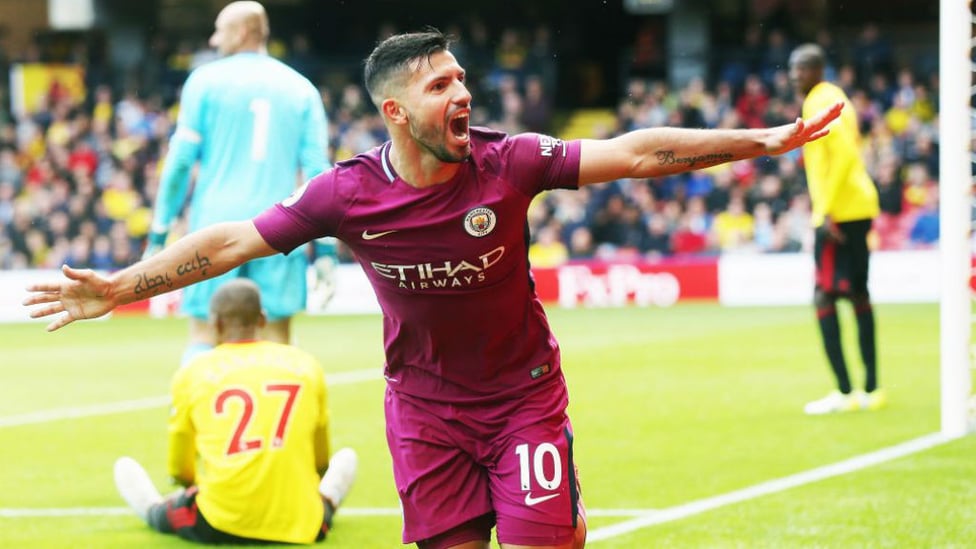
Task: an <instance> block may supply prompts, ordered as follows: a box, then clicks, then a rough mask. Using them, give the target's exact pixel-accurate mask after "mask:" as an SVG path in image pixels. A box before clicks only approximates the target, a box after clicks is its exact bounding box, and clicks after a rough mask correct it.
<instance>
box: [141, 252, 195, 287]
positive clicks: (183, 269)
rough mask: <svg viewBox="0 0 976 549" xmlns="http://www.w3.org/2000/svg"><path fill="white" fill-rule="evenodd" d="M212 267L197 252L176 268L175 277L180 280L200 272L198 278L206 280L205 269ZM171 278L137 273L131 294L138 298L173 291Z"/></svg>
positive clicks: (165, 275) (168, 274) (164, 274)
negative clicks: (143, 295)
mask: <svg viewBox="0 0 976 549" xmlns="http://www.w3.org/2000/svg"><path fill="white" fill-rule="evenodd" d="M211 266H212V264H211V263H210V258H209V257H207V256H201V255H200V252H199V251H196V252H194V253H193V257H191V258H190V259H189V260H187V261H185V262H183V263H180V264H179V265H177V266H176V276H177V277H178V278H182V277H184V276H187V275H189V274H190V273H195V272H197V271H200V278H201V279H203V278H206V276H207V269H209V268H210V267H211ZM173 284H174V283H173V277H171V276H170V273H162V274H157V275H150V274H149V273H139V274H137V275H136V286H135V288H133V290H132V291H133V293H135V294H136V295H138V296H141V295H142V294H147V293H148V294H149V295H150V296H154V295H158V294H161V293H165V292H168V291H170V290H172V289H173Z"/></svg>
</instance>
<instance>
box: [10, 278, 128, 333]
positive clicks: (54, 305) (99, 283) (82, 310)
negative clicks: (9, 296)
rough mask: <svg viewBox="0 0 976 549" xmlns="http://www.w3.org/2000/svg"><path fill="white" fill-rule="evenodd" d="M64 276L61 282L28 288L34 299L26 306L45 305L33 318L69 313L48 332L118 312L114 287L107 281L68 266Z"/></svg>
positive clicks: (33, 313) (50, 326)
mask: <svg viewBox="0 0 976 549" xmlns="http://www.w3.org/2000/svg"><path fill="white" fill-rule="evenodd" d="M61 272H62V273H64V276H65V278H64V279H62V280H57V281H52V282H41V283H38V284H31V285H30V286H28V287H27V291H28V292H31V295H29V296H28V297H27V299H25V300H24V305H25V306H31V305H44V306H43V307H38V308H37V309H34V310H32V311H31V312H30V317H31V318H42V317H45V316H51V315H56V314H59V313H66V314H64V315H62V316H59V317H58V318H56V319H54V320H53V321H52V322H51V323H50V324H48V325H47V331H49V332H53V331H54V330H57V329H59V328H63V327H65V326H67V325H68V324H71V323H72V322H74V321H75V320H81V319H85V318H98V317H100V316H102V315H104V314H106V313H108V312H109V311H111V310H112V309H114V308H115V304H114V303H112V300H111V299H110V297H109V293H110V290H111V283H110V282H109V280H108V279H107V278H105V277H103V276H101V275H99V274H98V273H96V272H95V271H93V270H91V269H72V268H71V267H69V266H67V265H64V266H62V267H61Z"/></svg>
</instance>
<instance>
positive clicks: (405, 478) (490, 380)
mask: <svg viewBox="0 0 976 549" xmlns="http://www.w3.org/2000/svg"><path fill="white" fill-rule="evenodd" d="M448 44H449V43H448V39H447V38H446V37H445V36H444V35H443V34H441V33H440V32H437V31H435V30H430V31H426V32H419V33H409V34H400V35H395V36H392V37H390V38H388V39H386V40H384V41H383V42H381V43H380V44H379V45H377V46H376V48H375V49H374V50H373V52H372V53H371V54H370V56H369V58H368V59H367V60H366V65H365V81H366V87H367V90H368V91H369V95H370V97H371V98H372V101H373V103H374V104H375V105H376V107H377V108H378V109H379V111H380V113H381V114H382V116H383V119H384V121H385V123H386V127H387V130H388V131H389V133H390V137H391V140H390V141H389V142H387V143H385V144H383V145H381V146H379V147H377V148H376V149H374V150H372V151H369V152H367V153H364V154H362V155H359V156H356V157H354V158H352V159H350V160H347V161H344V162H339V163H337V164H336V166H335V167H334V168H333V169H331V170H329V171H327V172H325V173H323V174H321V175H319V176H317V177H315V178H313V179H312V180H311V181H309V182H308V183H307V184H306V185H305V186H304V187H302V188H301V189H299V190H298V191H296V193H295V194H294V195H293V196H291V197H290V198H288V199H286V200H284V201H282V202H281V203H279V204H277V205H275V206H273V207H271V208H269V209H268V210H266V211H265V212H263V213H261V214H260V215H258V216H257V217H255V218H254V219H253V220H251V221H243V222H232V223H224V224H220V225H215V226H213V227H210V228H207V229H204V230H202V231H199V232H197V233H194V234H191V235H188V236H186V237H184V238H183V239H181V240H180V241H178V242H176V243H175V244H173V245H172V246H171V247H170V248H168V249H167V250H165V251H164V252H162V253H160V254H158V255H156V256H154V257H152V258H150V259H149V260H147V261H143V262H141V263H137V264H136V265H133V266H131V267H129V268H127V269H124V270H122V271H119V272H117V273H114V274H112V275H110V276H109V277H107V278H106V277H102V276H100V275H98V274H96V273H94V272H92V271H88V270H75V269H71V268H68V267H65V268H64V274H65V276H66V278H65V279H62V280H59V281H52V282H47V283H39V284H34V285H32V286H30V287H29V288H28V289H29V290H31V291H33V292H34V294H33V295H31V296H29V297H28V298H27V299H26V300H25V305H39V304H43V306H42V307H39V308H37V309H35V310H33V311H32V312H31V315H32V316H33V317H42V316H47V315H53V314H58V313H66V314H64V315H62V316H60V317H58V318H56V319H55V320H53V321H52V322H51V323H50V324H49V325H48V329H49V330H56V329H59V328H61V327H63V326H65V325H67V324H68V323H70V322H72V321H74V320H77V319H81V318H91V317H94V316H99V315H102V314H104V313H106V312H108V311H109V310H111V309H112V308H113V307H115V306H117V305H119V304H121V303H127V302H131V301H134V300H137V299H141V298H145V297H148V296H150V295H154V294H157V293H160V292H163V291H168V290H169V289H172V288H176V287H180V286H185V285H187V284H192V283H195V282H197V281H199V280H202V279H204V278H207V277H212V276H215V275H216V274H218V273H221V272H224V271H227V270H229V269H231V268H233V267H235V266H236V265H238V264H240V263H241V262H242V261H245V260H248V259H251V258H254V257H262V256H266V255H271V254H275V253H282V252H287V251H288V250H291V249H293V248H295V247H296V246H299V245H301V244H302V243H304V242H308V241H310V240H312V239H314V238H319V237H321V236H325V235H331V236H336V237H338V238H339V239H341V240H343V241H344V242H346V243H347V244H348V245H349V246H350V248H352V250H353V251H354V252H355V254H356V258H357V260H358V261H359V262H360V264H361V265H362V267H363V270H364V271H365V272H366V275H367V276H368V278H369V280H370V282H371V283H372V285H373V288H374V290H375V292H376V296H377V298H378V300H379V302H380V304H381V306H382V309H383V315H384V318H383V331H384V346H385V352H386V366H385V374H386V379H387V393H386V420H387V441H388V444H389V450H390V453H391V455H392V458H393V474H394V479H395V481H396V486H397V490H398V492H399V495H400V500H401V503H402V507H403V519H404V524H403V541H404V543H417V545H418V546H419V547H422V548H435V549H440V548H446V547H455V548H464V549H475V548H483V547H487V546H488V543H489V539H490V535H491V530H492V528H493V527H494V528H496V535H497V539H498V541H499V543H500V544H501V546H502V547H503V548H520V547H551V548H570V547H582V546H583V544H584V541H585V537H586V522H585V513H584V510H583V502H582V500H581V498H580V487H579V483H578V476H577V474H576V467H575V466H574V464H573V451H572V445H573V430H572V426H571V424H570V420H569V417H568V416H567V413H566V407H567V402H568V395H567V391H566V383H565V381H564V378H563V373H562V369H561V367H560V352H559V345H558V344H557V342H556V339H555V336H554V335H553V333H552V331H551V330H550V328H549V324H548V321H547V319H546V315H545V312H544V310H543V307H542V304H541V303H540V301H539V299H538V297H537V296H536V294H535V288H534V285H533V282H532V277H531V274H530V271H529V265H528V259H527V245H528V244H527V241H526V238H525V226H526V212H527V210H528V207H529V204H530V202H531V201H532V198H533V197H534V196H535V195H536V194H538V193H540V192H543V191H546V190H549V189H556V188H567V189H575V188H578V187H581V186H583V185H589V184H592V183H598V182H605V181H612V180H615V179H621V178H646V177H659V176H663V175H668V174H674V173H679V172H684V171H688V170H692V169H698V168H705V167H708V166H713V165H716V164H720V163H722V162H729V161H733V160H737V159H742V158H751V157H755V156H759V155H766V154H779V153H782V152H785V151H788V150H791V149H795V148H797V147H800V146H802V145H803V144H805V143H807V142H808V141H811V140H813V139H817V138H819V137H822V136H823V135H825V134H826V133H827V130H826V126H827V124H828V123H830V122H831V121H832V120H834V119H836V118H837V116H838V115H839V114H840V111H841V108H842V105H841V104H839V103H838V104H836V105H832V106H830V107H827V108H826V109H824V110H823V111H821V112H819V113H817V114H816V115H814V116H812V117H810V118H809V119H806V120H803V119H798V120H797V121H796V122H795V123H792V124H787V125H784V126H780V127H775V128H768V129H755V130H694V129H680V128H652V129H641V130H636V131H632V132H629V133H626V134H624V135H621V136H619V137H614V138H612V139H606V140H591V139H583V140H574V141H568V142H567V141H562V140H560V139H556V138H553V137H549V136H545V135H540V134H533V133H526V134H520V135H514V136H509V135H505V134H503V133H499V132H496V131H492V130H489V129H486V128H475V127H469V124H468V120H469V116H470V114H471V95H470V93H469V92H468V89H467V87H466V85H465V70H464V68H463V67H461V66H460V65H459V64H458V62H457V60H456V59H455V57H454V55H453V54H452V53H451V51H450V50H449V47H448ZM196 258H199V260H205V261H206V262H207V264H208V268H207V269H206V272H203V271H201V270H195V271H193V272H189V273H183V274H181V273H179V272H177V269H178V268H179V267H180V266H181V265H184V264H185V263H186V262H187V261H192V260H196Z"/></svg>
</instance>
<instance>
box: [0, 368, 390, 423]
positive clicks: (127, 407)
mask: <svg viewBox="0 0 976 549" xmlns="http://www.w3.org/2000/svg"><path fill="white" fill-rule="evenodd" d="M382 377H383V376H382V370H380V369H379V368H370V369H368V370H367V369H363V370H352V371H349V372H338V373H335V374H329V375H327V377H326V379H327V382H328V385H329V386H330V387H331V386H334V385H349V384H351V383H359V382H361V381H370V380H373V379H380V378H382ZM167 404H169V395H160V396H153V397H146V398H137V399H133V400H122V401H118V402H107V403H104V404H92V405H89V406H73V407H70V408H53V409H50V410H40V411H38V412H28V413H26V414H16V415H12V416H6V417H0V429H3V428H5V427H20V426H22V425H33V424H35V423H48V422H51V421H61V420H64V419H78V418H83V417H94V416H106V415H111V414H121V413H123V412H135V411H138V410H148V409H151V408H159V407H160V406H165V405H167Z"/></svg>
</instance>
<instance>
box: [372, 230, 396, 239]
mask: <svg viewBox="0 0 976 549" xmlns="http://www.w3.org/2000/svg"><path fill="white" fill-rule="evenodd" d="M398 230H399V229H393V230H392V231H383V232H380V233H370V232H369V231H363V240H373V239H374V238H379V237H381V236H386V235H388V234H392V233H395V232H397V231H398Z"/></svg>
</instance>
